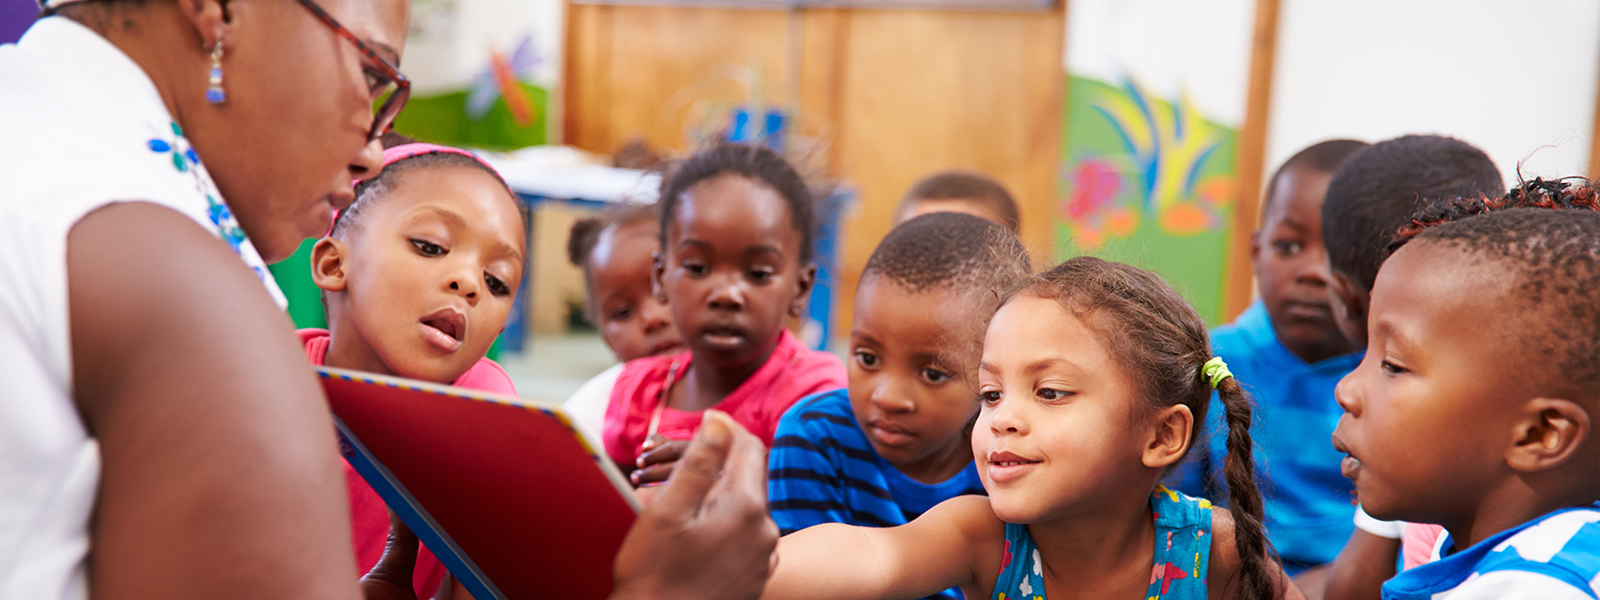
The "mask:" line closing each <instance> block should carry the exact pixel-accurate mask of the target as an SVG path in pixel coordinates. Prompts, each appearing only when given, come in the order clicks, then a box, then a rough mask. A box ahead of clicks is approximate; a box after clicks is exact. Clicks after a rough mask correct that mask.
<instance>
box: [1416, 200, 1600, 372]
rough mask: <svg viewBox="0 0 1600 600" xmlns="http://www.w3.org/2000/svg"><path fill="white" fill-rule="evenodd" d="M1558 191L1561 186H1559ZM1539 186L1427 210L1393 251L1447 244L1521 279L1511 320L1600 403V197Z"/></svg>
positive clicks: (1543, 361)
mask: <svg viewBox="0 0 1600 600" xmlns="http://www.w3.org/2000/svg"><path fill="white" fill-rule="evenodd" d="M1552 184H1555V185H1552ZM1573 187H1574V186H1569V185H1567V184H1566V183H1564V182H1545V181H1540V180H1535V181H1534V182H1530V183H1526V184H1523V185H1522V186H1519V187H1518V189H1517V190H1513V192H1512V193H1511V194H1507V195H1506V197H1503V198H1501V199H1499V200H1491V201H1485V200H1484V199H1482V198H1478V199H1474V200H1458V201H1455V202H1450V203H1440V204H1439V205H1438V206H1433V207H1429V208H1425V209H1423V210H1422V211H1419V212H1418V214H1417V215H1416V217H1415V218H1413V219H1412V225H1410V226H1408V227H1407V229H1406V231H1404V232H1402V233H1401V238H1400V240H1399V241H1397V242H1396V243H1395V244H1394V247H1393V250H1395V251H1398V250H1399V249H1400V248H1401V247H1403V246H1406V245H1410V244H1442V245H1446V246H1450V247H1454V248H1459V249H1460V250H1462V251H1464V252H1466V253H1468V254H1471V255H1475V256H1478V257H1481V258H1483V259H1484V260H1487V261H1492V262H1496V263H1501V264H1503V265H1505V266H1506V268H1507V271H1508V272H1510V273H1511V274H1512V276H1513V277H1514V278H1515V279H1514V284H1513V286H1514V287H1513V288H1512V290H1511V292H1510V297H1511V298H1512V299H1513V300H1515V301H1516V302H1517V303H1518V306H1516V307H1508V308H1507V310H1506V314H1507V315H1508V317H1509V318H1514V319H1518V320H1519V321H1520V322H1521V325H1520V327H1519V328H1520V329H1521V330H1522V331H1526V332H1527V334H1526V335H1525V336H1524V339H1527V340H1537V341H1538V342H1540V343H1536V344H1531V345H1530V347H1532V348H1536V349H1537V352H1538V353H1539V355H1540V356H1539V357H1537V359H1536V360H1537V362H1539V363H1541V364H1549V365H1551V366H1552V367H1554V369H1555V370H1556V372H1558V373H1560V374H1561V376H1562V377H1565V378H1567V380H1568V381H1570V382H1571V384H1572V385H1573V386H1575V388H1576V390H1577V391H1578V392H1579V393H1582V394H1585V395H1587V396H1588V397H1589V398H1591V399H1593V398H1600V211H1597V210H1596V202H1595V199H1596V197H1597V196H1600V191H1597V190H1596V189H1595V188H1594V187H1593V186H1592V185H1588V184H1585V185H1582V186H1576V189H1572V188H1573Z"/></svg>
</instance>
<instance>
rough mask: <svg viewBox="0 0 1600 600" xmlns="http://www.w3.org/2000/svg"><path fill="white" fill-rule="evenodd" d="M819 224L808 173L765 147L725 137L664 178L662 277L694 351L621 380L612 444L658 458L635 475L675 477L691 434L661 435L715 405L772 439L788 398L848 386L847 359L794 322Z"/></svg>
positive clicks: (626, 458) (681, 428)
mask: <svg viewBox="0 0 1600 600" xmlns="http://www.w3.org/2000/svg"><path fill="white" fill-rule="evenodd" d="M811 229H812V206H811V194H810V192H809V191H808V190H807V188H806V184H805V181H804V180H803V179H801V177H800V175H799V173H796V172H795V170H794V168H793V167H790V166H789V164H788V163H787V162H785V161H784V160H783V158H782V157H780V156H778V155H777V153H775V152H773V151H771V150H768V149H766V148H761V147H756V146H741V145H725V146H719V147H716V148H713V149H711V150H708V151H705V152H702V153H700V154H697V155H695V156H693V157H691V158H690V159H689V160H688V161H686V162H685V163H684V164H683V165H682V166H680V167H679V168H678V169H677V170H676V171H674V172H672V173H671V174H669V175H668V176H667V177H666V178H665V179H664V180H663V181H662V190H661V256H660V258H659V259H658V260H657V261H656V263H655V270H654V280H653V281H654V284H653V286H654V289H655V294H656V297H657V299H659V300H661V301H663V302H665V303H666V304H667V305H668V306H669V307H671V309H672V321H673V322H674V323H676V324H677V327H678V332H679V333H680V334H682V335H683V338H684V342H685V343H686V344H687V345H688V346H689V351H687V352H681V353H677V354H672V355H668V356H655V357H648V358H642V359H639V360H636V361H633V362H630V363H628V364H627V365H625V366H624V367H623V369H622V372H621V374H619V375H618V377H617V382H616V384H615V385H614V386H613V387H612V390H611V401H610V404H609V406H608V407H607V409H606V417H605V426H604V435H603V439H604V443H605V448H606V452H607V453H608V454H610V456H611V458H612V459H613V460H615V461H616V462H617V464H618V465H620V466H622V467H623V468H624V469H625V470H630V471H631V470H633V469H636V468H641V467H646V466H649V467H650V468H648V469H641V471H640V472H639V473H637V474H635V475H634V476H633V477H634V481H635V482H636V483H648V482H653V481H659V480H662V479H665V478H666V475H667V473H668V472H670V470H671V465H670V463H671V462H672V461H674V460H676V458H677V455H678V452H680V451H681V445H678V444H660V443H659V442H660V441H661V440H664V439H672V440H686V439H688V438H689V437H691V436H692V435H693V434H694V431H695V429H696V428H697V427H699V424H700V419H701V413H702V412H703V411H705V410H706V409H708V408H712V407H715V408H716V409H717V410H720V411H723V412H726V413H728V414H729V415H731V416H732V417H733V418H734V420H735V421H737V422H739V424H741V425H744V426H745V427H746V428H748V429H749V430H750V432H751V433H753V434H755V435H756V436H757V437H760V438H761V440H762V441H763V442H765V443H767V444H771V443H772V434H773V431H774V430H775V429H776V428H777V425H778V418H779V417H780V416H782V415H783V411H784V410H785V409H787V408H789V405H791V404H794V403H795V402H796V401H797V400H799V399H800V398H802V397H805V396H807V395H810V394H812V393H815V392H819V391H822V390H827V389H834V388H839V387H844V385H845V373H844V365H843V363H841V362H840V361H839V359H838V358H837V357H835V356H833V355H831V354H827V353H824V352H816V351H813V350H810V349H807V348H806V347H805V346H804V345H802V344H801V343H800V342H799V341H798V340H796V339H795V337H794V335H793V334H791V333H789V331H788V330H787V329H785V327H784V326H785V325H786V324H787V323H788V321H789V320H790V319H793V318H797V317H799V316H800V314H801V310H802V309H803V307H804V306H805V301H806V297H807V295H808V294H810V293H811V285H812V282H813V281H814V279H815V277H816V267H814V266H812V265H811V264H810V262H811ZM652 438H654V440H652ZM647 440H651V441H650V443H649V446H648V447H646V441H647ZM646 451H654V452H652V457H651V458H649V459H646V460H641V458H642V457H641V455H642V454H644V453H645V452H646Z"/></svg>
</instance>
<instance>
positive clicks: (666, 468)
mask: <svg viewBox="0 0 1600 600" xmlns="http://www.w3.org/2000/svg"><path fill="white" fill-rule="evenodd" d="M688 447H689V442H686V441H684V440H669V439H667V438H665V437H662V436H661V434H659V433H658V434H656V435H652V436H650V439H648V440H645V441H644V447H643V449H644V453H643V454H640V455H639V460H638V462H636V463H635V466H637V467H638V469H635V470H634V471H633V472H632V473H630V474H628V478H629V479H631V480H632V481H633V485H634V487H640V486H646V485H651V484H657V483H662V482H665V481H666V480H667V477H670V476H671V475H672V468H673V467H675V466H677V464H678V459H680V458H683V450H684V449H685V448H688Z"/></svg>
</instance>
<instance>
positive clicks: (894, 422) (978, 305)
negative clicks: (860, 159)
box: [767, 213, 1031, 598]
mask: <svg viewBox="0 0 1600 600" xmlns="http://www.w3.org/2000/svg"><path fill="white" fill-rule="evenodd" d="M1030 270H1031V269H1030V265H1029V263H1028V257H1027V251H1026V250H1024V249H1023V247H1022V243H1021V242H1020V241H1019V240H1018V239H1017V236H1016V234H1015V233H1012V232H1011V231H1010V230H1008V229H1006V228H1004V227H1001V226H998V225H995V224H994V223H991V222H989V221H985V220H983V219H980V218H977V217H973V216H969V215H964V214H956V213H934V214H928V215H923V216H920V217H917V218H915V219H912V220H910V221H907V222H906V223H904V224H902V225H900V226H899V227H896V228H895V229H894V231H891V232H890V233H889V235H888V236H887V237H885V238H884V240H883V242H882V243H880V244H879V245H878V248H877V249H876V250H875V251H873V253H872V257H871V258H869V259H868V260H867V266H866V268H865V270H864V271H863V273H862V275H861V283H860V284H859V287H858V288H857V290H856V302H855V314H854V320H853V322H852V323H851V326H850V359H849V361H848V363H849V367H848V369H849V376H850V386H849V388H847V389H840V390H834V391H831V392H824V393H821V394H817V395H814V396H811V397H809V398H806V399H804V400H801V401H800V402H799V403H797V404H795V405H794V406H793V407H791V408H790V409H789V411H788V412H786V413H784V416H783V419H782V420H781V421H780V422H779V423H778V431H777V434H776V436H775V437H774V439H773V443H772V453H771V455H770V457H769V459H768V478H767V481H768V482H767V489H768V496H769V502H770V506H771V509H772V518H773V520H774V521H776V522H777V524H778V528H779V530H780V531H781V532H782V533H783V534H786V535H787V534H789V533H793V532H795V531H798V530H800V529H804V528H806V527H810V526H812V525H819V524H822V523H846V524H850V525H867V526H876V527H892V526H895V525H903V524H905V523H907V522H909V521H911V520H912V519H915V518H917V516H918V515H921V514H922V513H923V512H924V511H927V510H928V509H929V508H932V507H933V505H935V504H938V503H940V502H943V501H944V500H947V499H949V498H952V497H955V496H960V495H963V494H982V493H984V491H983V482H982V481H981V480H979V479H978V472H977V470H976V468H974V467H973V462H972V446H971V440H970V435H971V423H972V419H973V416H974V415H976V414H977V412H978V403H977V401H976V397H977V388H976V386H975V385H974V377H975V374H976V370H977V363H978V357H979V356H980V355H981V352H982V342H983V332H984V328H985V325H986V324H987V321H988V318H989V316H990V315H992V314H993V313H994V310H995V307H996V306H997V305H998V304H999V300H1000V298H1001V297H1002V295H1003V293H1004V291H1005V290H1006V289H1007V288H1009V287H1010V286H1012V285H1015V284H1017V283H1020V282H1021V281H1022V280H1023V279H1024V278H1025V277H1026V276H1027V275H1028V274H1029V272H1030ZM942 596H944V597H951V598H959V597H960V593H959V592H958V591H955V590H947V591H946V592H944V594H943V595H942Z"/></svg>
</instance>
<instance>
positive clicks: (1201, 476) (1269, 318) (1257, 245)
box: [1175, 140, 1367, 576]
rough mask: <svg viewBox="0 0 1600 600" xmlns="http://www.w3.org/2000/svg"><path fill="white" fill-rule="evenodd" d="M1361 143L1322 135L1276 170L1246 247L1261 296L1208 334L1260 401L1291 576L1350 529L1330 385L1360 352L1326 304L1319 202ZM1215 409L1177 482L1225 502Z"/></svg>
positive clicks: (1259, 439)
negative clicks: (1333, 440)
mask: <svg viewBox="0 0 1600 600" xmlns="http://www.w3.org/2000/svg"><path fill="white" fill-rule="evenodd" d="M1365 147H1367V144H1366V143H1364V142H1358V141H1355V140H1331V141H1326V142H1321V143H1318V144H1316V145H1313V146H1311V147H1309V148H1306V149H1304V150H1301V151H1300V152H1299V153H1297V154H1295V155H1294V156H1292V157H1290V158H1289V160H1287V161H1285V162H1284V163H1283V165H1282V166H1280V167H1278V171H1277V172H1276V173H1274V174H1273V177H1272V179H1271V181H1270V183H1269V184H1268V186H1267V193H1266V196H1265V202H1264V206H1263V207H1262V215H1261V217H1262V218H1261V228H1260V229H1258V230H1257V231H1256V232H1255V235H1254V236H1253V238H1252V239H1251V245H1250V258H1251V265H1252V266H1253V267H1254V269H1255V272H1256V276H1257V277H1258V279H1259V282H1260V284H1259V285H1260V288H1259V289H1260V292H1261V299H1260V300H1259V301H1257V302H1256V303H1254V304H1252V305H1251V306H1250V308H1249V309H1247V310H1245V312H1244V313H1242V314H1240V315H1239V317H1238V318H1237V319H1235V320H1234V322H1233V323H1231V324H1228V325H1224V326H1221V327H1218V328H1216V329H1215V330H1214V331H1212V332H1211V345H1212V352H1214V353H1215V354H1216V355H1217V356H1220V357H1222V358H1223V360H1226V361H1227V363H1228V367H1229V368H1230V369H1231V370H1232V371H1233V373H1234V375H1235V376H1236V377H1238V378H1239V381H1240V382H1243V383H1244V386H1245V389H1246V390H1248V391H1249V392H1250V394H1251V395H1252V396H1253V397H1254V398H1255V400H1256V402H1257V404H1258V408H1257V412H1256V425H1255V426H1254V427H1252V430H1251V436H1252V437H1253V438H1254V440H1255V444H1256V446H1255V447H1256V453H1257V454H1256V456H1257V457H1258V458H1257V460H1258V461H1260V464H1261V466H1262V469H1261V471H1260V472H1259V473H1258V475H1257V477H1258V481H1259V482H1260V485H1261V489H1262V495H1263V499H1264V500H1265V513H1266V519H1265V524H1266V527H1267V534H1268V536H1269V538H1270V539H1271V542H1272V544H1273V546H1274V547H1275V548H1276V549H1277V551H1278V553H1279V555H1280V556H1281V557H1282V559H1283V568H1284V571H1285V572H1286V573H1288V574H1289V575H1291V576H1294V575H1298V574H1299V573H1301V572H1302V571H1305V570H1306V569H1309V568H1312V567H1317V566H1319V565H1322V564H1325V563H1328V562H1330V561H1332V560H1333V558H1334V557H1335V556H1336V555H1337V554H1338V552H1339V548H1340V547H1341V546H1342V543H1343V542H1344V540H1345V539H1346V538H1348V537H1349V536H1350V529H1351V528H1352V524H1351V515H1352V514H1353V513H1354V510H1355V509H1354V508H1353V507H1351V506H1350V494H1351V492H1352V491H1353V488H1352V487H1351V485H1350V481H1349V480H1347V479H1345V478H1344V477H1343V476H1341V475H1340V474H1339V454H1338V453H1337V452H1334V451H1333V448H1331V447H1329V445H1328V435H1329V434H1331V433H1333V428H1334V426H1335V425H1337V424H1338V421H1339V415H1341V414H1343V413H1342V412H1341V411H1340V410H1339V406H1338V405H1337V404H1335V403H1334V401H1333V388H1334V385H1336V384H1337V383H1338V382H1339V379H1340V378H1341V377H1344V376H1345V374H1347V373H1349V372H1350V370H1351V369H1354V368H1355V366H1356V364H1357V363H1358V362H1360V355H1358V354H1354V353H1353V352H1354V351H1355V350H1356V348H1355V347H1354V346H1353V345H1352V344H1351V343H1350V341H1349V340H1347V339H1346V338H1345V336H1344V335H1343V334H1341V333H1340V331H1339V328H1338V326H1337V325H1336V324H1335V322H1334V313H1333V310H1332V307H1331V306H1330V297H1329V293H1328V288H1329V285H1330V282H1331V279H1332V276H1331V275H1330V273H1329V272H1328V263H1327V259H1326V253H1325V251H1324V248H1323V244H1322V201H1323V194H1324V192H1326V191H1327V189H1328V181H1329V180H1330V179H1331V178H1332V177H1333V173H1334V171H1335V170H1336V169H1338V168H1339V165H1340V163H1342V162H1344V160H1345V159H1346V158H1347V157H1349V156H1350V155H1351V154H1354V153H1355V152H1356V151H1358V150H1361V149H1362V148H1365ZM1208 412H1209V417H1208V418H1207V422H1206V423H1205V427H1204V433H1202V436H1201V437H1200V438H1199V439H1201V440H1202V441H1204V443H1205V445H1203V446H1200V447H1199V448H1196V451H1195V452H1194V453H1193V454H1192V456H1193V457H1194V458H1192V459H1191V460H1190V461H1189V462H1188V463H1186V464H1185V465H1184V466H1183V467H1182V468H1181V469H1180V470H1179V474H1178V475H1177V476H1176V477H1178V484H1177V485H1176V486H1175V487H1176V488H1177V489H1179V490H1181V491H1183V492H1184V493H1187V494H1190V495H1193V496H1197V497H1206V498H1213V499H1221V500H1226V498H1227V497H1228V496H1227V493H1226V487H1225V485H1226V484H1225V481H1226V478H1225V477H1223V476H1222V468H1223V461H1224V459H1225V458H1226V456H1227V448H1226V445H1225V443H1224V442H1225V441H1226V432H1227V428H1226V427H1224V426H1223V425H1222V422H1221V418H1222V415H1224V414H1226V412H1225V411H1224V410H1222V408H1221V406H1220V404H1218V403H1217V402H1216V401H1215V400H1213V405H1212V408H1211V409H1210V410H1209V411H1208Z"/></svg>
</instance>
